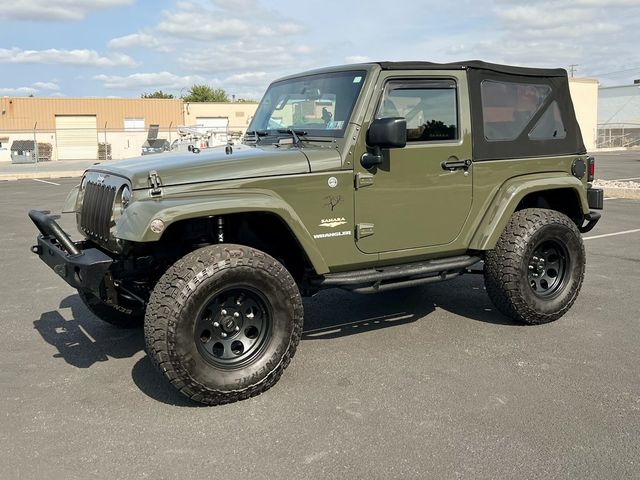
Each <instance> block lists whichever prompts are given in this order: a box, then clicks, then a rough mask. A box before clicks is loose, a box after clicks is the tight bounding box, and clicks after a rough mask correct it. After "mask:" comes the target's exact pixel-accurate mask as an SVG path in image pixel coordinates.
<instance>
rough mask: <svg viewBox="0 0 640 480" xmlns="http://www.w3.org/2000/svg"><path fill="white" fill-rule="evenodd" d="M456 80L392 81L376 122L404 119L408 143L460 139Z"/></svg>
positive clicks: (385, 92) (387, 86)
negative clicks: (388, 118)
mask: <svg viewBox="0 0 640 480" xmlns="http://www.w3.org/2000/svg"><path fill="white" fill-rule="evenodd" d="M456 93H457V91H456V83H455V82H454V81H453V80H417V81H411V80H402V81H391V82H389V83H388V84H387V85H386V87H385V91H384V94H383V97H382V102H380V106H379V107H378V112H377V114H376V118H384V117H404V118H405V119H406V120H407V142H433V141H443V140H445V141H446V140H456V139H457V138H458V102H457V94H456Z"/></svg>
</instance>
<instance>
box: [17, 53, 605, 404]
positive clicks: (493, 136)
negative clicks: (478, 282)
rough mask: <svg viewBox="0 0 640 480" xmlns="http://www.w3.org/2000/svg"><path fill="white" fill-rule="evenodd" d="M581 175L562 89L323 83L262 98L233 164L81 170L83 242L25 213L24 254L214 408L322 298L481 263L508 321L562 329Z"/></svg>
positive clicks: (521, 77)
mask: <svg viewBox="0 0 640 480" xmlns="http://www.w3.org/2000/svg"><path fill="white" fill-rule="evenodd" d="M593 174H594V161H593V158H591V157H588V156H587V155H586V151H585V148H584V144H583V142H582V137H581V134H580V129H579V127H578V124H577V122H576V117H575V113H574V109H573V104H572V102H571V97H570V94H569V86H568V81H567V74H566V71H565V70H562V69H532V68H521V67H511V66H503V65H494V64H488V63H484V62H479V61H469V62H462V63H451V64H434V63H427V62H401V63H389V62H381V63H367V64H360V65H349V66H342V67H332V68H325V69H321V70H315V71H311V72H306V73H301V74H299V75H292V76H289V77H286V78H283V79H280V80H278V81H276V82H274V83H273V84H272V85H271V86H270V87H269V88H268V90H267V92H266V93H265V95H264V98H263V99H262V101H261V103H260V106H259V107H258V110H257V111H256V114H255V116H254V118H253V120H252V122H251V125H250V126H249V130H248V131H247V133H246V135H245V137H244V141H243V143H242V144H239V145H231V144H229V145H226V146H222V147H220V148H213V149H208V150H203V151H201V152H200V151H197V150H196V151H194V153H186V154H165V155H159V156H151V157H143V158H136V159H132V160H127V161H118V162H110V163H102V164H97V165H95V166H94V167H92V168H90V169H88V170H87V171H86V172H85V174H84V176H83V178H82V182H81V183H80V185H79V186H78V187H76V188H75V189H74V190H73V191H72V192H71V194H70V195H69V198H68V199H67V203H66V205H65V211H68V212H75V214H76V218H77V224H78V228H79V230H80V232H81V233H82V235H83V236H84V237H85V240H83V241H80V242H74V241H72V240H71V239H70V237H69V236H68V235H67V234H66V233H65V232H64V231H63V230H62V229H61V228H60V226H59V225H58V224H57V223H56V221H55V220H56V218H57V217H55V216H52V215H50V214H49V212H42V211H31V212H30V213H29V215H30V217H31V219H32V220H33V222H34V223H35V224H36V226H37V227H38V229H39V230H40V235H39V236H38V244H37V245H36V246H34V247H32V251H33V252H34V253H36V254H38V255H39V256H40V258H41V259H42V260H43V261H44V262H45V263H46V264H47V265H49V267H51V268H52V269H53V270H54V271H55V272H56V273H58V274H59V275H60V276H61V277H62V278H63V279H64V280H65V281H66V282H67V283H69V284H70V285H71V286H73V287H74V288H77V290H78V293H79V295H80V298H81V299H82V301H83V302H84V303H85V304H86V306H87V307H88V308H89V310H91V311H92V312H93V313H94V314H95V315H96V316H98V317H99V318H101V319H102V320H104V321H106V322H109V323H111V324H113V325H116V326H122V327H127V326H134V325H139V324H141V323H144V334H145V339H146V348H147V353H148V354H149V356H150V357H151V359H152V360H153V361H154V363H155V364H156V365H157V367H158V368H159V369H160V371H162V372H163V373H164V375H165V376H166V377H167V378H168V379H169V381H170V382H171V383H172V384H173V385H174V386H175V387H176V388H177V389H178V390H180V391H181V392H182V393H183V394H184V395H186V396H188V397H190V398H192V399H193V400H195V401H198V402H202V403H205V404H211V405H216V404H222V403H229V402H233V401H236V400H241V399H244V398H248V397H251V396H254V395H257V394H259V393H261V392H263V391H265V390H267V389H268V388H269V387H271V386H272V385H273V384H274V383H276V382H277V380H278V379H279V377H280V375H281V374H282V372H283V370H284V369H285V368H286V367H287V365H288V364H289V362H290V360H291V358H292V357H293V355H294V353H295V351H296V347H297V345H298V342H299V341H300V336H301V334H302V331H303V305H302V298H301V296H303V295H313V294H315V293H316V292H318V291H319V290H321V289H324V288H335V287H337V288H343V289H347V290H351V291H353V292H358V293H375V292H381V291H386V290H392V289H397V288H404V287H411V286H416V285H425V284H428V283H432V282H439V281H441V280H448V279H451V278H455V277H457V276H459V275H461V274H463V273H466V272H469V271H470V267H472V266H473V265H475V264H478V263H479V262H480V265H481V266H482V265H483V268H484V278H485V284H486V290H487V293H488V295H489V297H490V298H491V300H492V301H493V303H494V304H495V306H496V307H497V309H498V310H500V311H501V312H502V313H504V314H505V315H508V316H510V317H512V318H513V319H515V320H517V321H519V322H524V323H528V324H539V323H545V322H550V321H553V320H556V319H558V318H559V317H561V316H562V315H563V314H564V313H565V312H567V310H568V309H569V308H570V307H571V305H572V304H573V302H574V301H575V300H576V297H577V295H578V292H579V290H580V286H581V284H582V280H583V277H584V272H585V250H584V246H583V243H582V238H581V236H580V232H586V231H589V230H590V229H591V228H593V226H594V225H595V224H596V222H597V221H598V219H599V218H600V214H599V213H598V212H595V211H593V209H602V204H603V194H602V191H601V190H598V189H594V188H591V185H590V184H589V183H588V182H590V181H591V180H592V179H593ZM476 270H477V268H476ZM461 301H463V299H461Z"/></svg>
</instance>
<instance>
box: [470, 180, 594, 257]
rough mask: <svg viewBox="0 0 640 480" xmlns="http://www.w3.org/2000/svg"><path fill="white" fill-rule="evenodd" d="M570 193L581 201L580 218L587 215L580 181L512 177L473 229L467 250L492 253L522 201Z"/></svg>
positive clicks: (585, 198) (587, 211)
mask: <svg viewBox="0 0 640 480" xmlns="http://www.w3.org/2000/svg"><path fill="white" fill-rule="evenodd" d="M561 188H565V189H566V188H570V189H572V190H573V191H574V192H575V194H576V196H577V198H578V199H579V201H580V207H581V209H582V213H583V214H585V215H586V214H588V213H589V203H588V202H587V196H586V194H585V192H586V189H585V186H584V184H583V183H582V181H580V180H579V179H577V178H576V177H574V176H571V175H567V174H566V173H564V175H563V176H559V175H558V173H537V174H533V175H524V176H519V177H514V178H511V179H509V180H507V181H506V182H505V183H503V184H502V186H501V187H500V189H499V190H498V192H497V193H496V195H495V196H494V198H493V200H492V201H491V203H490V204H489V207H488V208H487V211H486V213H485V215H484V217H483V218H482V220H481V221H480V224H479V225H478V227H477V228H476V231H475V233H474V235H473V238H472V239H471V243H470V245H469V249H470V250H491V249H493V248H494V247H495V246H496V243H497V242H498V238H499V237H500V235H501V234H502V232H503V231H504V229H505V227H506V226H507V223H508V221H509V219H510V218H511V215H513V212H515V211H516V208H517V206H518V204H519V203H520V202H521V201H522V199H523V198H524V197H526V196H527V195H529V194H530V193H534V192H541V191H546V190H557V189H561Z"/></svg>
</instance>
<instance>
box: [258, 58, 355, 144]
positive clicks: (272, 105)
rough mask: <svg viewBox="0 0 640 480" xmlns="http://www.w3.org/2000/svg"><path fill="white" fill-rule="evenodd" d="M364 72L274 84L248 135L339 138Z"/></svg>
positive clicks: (316, 76)
mask: <svg viewBox="0 0 640 480" xmlns="http://www.w3.org/2000/svg"><path fill="white" fill-rule="evenodd" d="M365 75H366V72H365V71H360V70H358V71H351V72H333V73H323V74H318V75H309V76H306V77H298V78H293V79H289V80H283V81H280V82H276V83H273V84H272V85H271V86H270V87H269V89H268V90H267V92H266V93H265V94H264V97H263V98H262V101H261V102H260V105H259V106H258V110H257V111H256V114H255V116H254V117H253V120H252V121H251V125H249V128H248V129H247V131H248V132H260V133H262V132H266V134H273V135H278V134H280V132H278V130H289V129H293V130H296V131H301V132H304V134H305V135H310V136H321V137H342V136H343V135H344V131H345V129H346V127H347V123H348V122H349V117H350V116H351V111H352V110H353V106H354V105H355V103H356V100H357V99H358V95H359V94H360V90H361V89H362V85H363V83H364V78H365Z"/></svg>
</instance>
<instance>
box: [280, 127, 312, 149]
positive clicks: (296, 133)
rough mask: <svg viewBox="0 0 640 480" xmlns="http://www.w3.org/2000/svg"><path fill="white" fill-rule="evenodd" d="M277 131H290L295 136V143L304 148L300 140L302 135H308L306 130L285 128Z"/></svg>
mask: <svg viewBox="0 0 640 480" xmlns="http://www.w3.org/2000/svg"><path fill="white" fill-rule="evenodd" d="M276 131H277V132H278V133H289V134H290V135H291V136H292V137H293V143H294V144H295V146H296V147H298V148H302V142H301V141H300V137H304V136H306V135H307V132H305V131H304V130H295V129H293V128H283V129H279V130H276Z"/></svg>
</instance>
